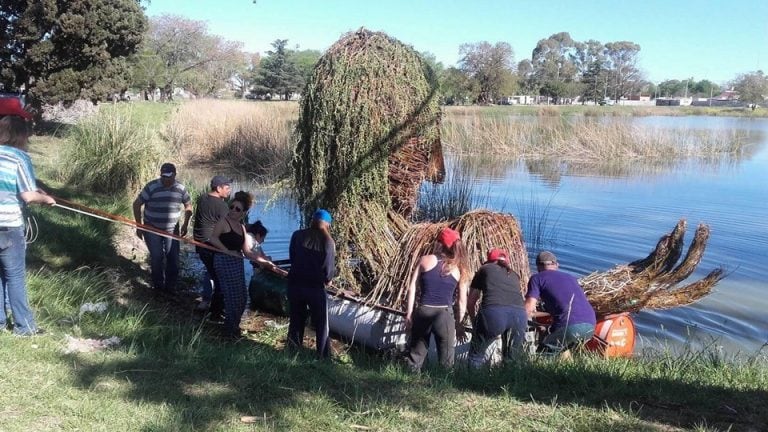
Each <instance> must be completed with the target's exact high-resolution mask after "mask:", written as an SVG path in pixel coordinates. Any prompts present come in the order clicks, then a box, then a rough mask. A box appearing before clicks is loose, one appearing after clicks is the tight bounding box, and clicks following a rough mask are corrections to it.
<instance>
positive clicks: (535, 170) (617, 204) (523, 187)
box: [235, 117, 768, 356]
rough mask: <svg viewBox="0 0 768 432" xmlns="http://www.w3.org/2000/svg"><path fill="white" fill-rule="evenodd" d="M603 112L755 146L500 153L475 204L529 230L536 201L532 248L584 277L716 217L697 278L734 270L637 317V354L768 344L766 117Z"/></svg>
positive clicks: (281, 238) (267, 215) (280, 243)
mask: <svg viewBox="0 0 768 432" xmlns="http://www.w3.org/2000/svg"><path fill="white" fill-rule="evenodd" d="M606 121H627V122H632V123H633V124H636V125H639V126H641V127H648V128H664V129H669V130H670V133H675V131H679V130H680V129H682V128H689V129H708V130H716V131H724V132H730V131H734V130H738V131H741V132H743V133H744V134H745V135H746V136H747V139H748V141H749V143H750V144H749V148H748V150H747V151H745V152H744V154H742V155H740V156H739V157H737V158H729V159H728V160H714V161H712V160H710V161H681V162H678V163H673V164H665V165H658V164H657V165H652V166H645V165H640V164H635V165H632V166H629V167H622V168H621V169H612V170H608V169H594V168H588V167H587V168H585V167H583V166H581V167H573V166H569V165H567V164H538V163H537V164H534V163H528V164H527V163H525V162H522V161H506V162H503V161H502V162H500V161H498V160H494V161H493V162H492V163H491V162H488V163H487V165H486V166H485V167H484V168H481V169H479V170H477V169H475V170H474V171H473V172H472V173H471V175H470V177H471V178H470V181H472V182H473V185H474V191H475V194H476V197H475V198H476V200H477V202H478V203H480V205H481V206H483V207H488V208H490V209H494V210H499V211H506V212H511V213H513V214H516V216H518V218H519V219H521V224H522V225H523V229H524V230H525V228H526V223H527V221H526V220H525V218H526V214H527V213H532V212H531V208H537V209H538V210H537V211H536V212H534V214H536V213H538V216H539V217H542V216H545V218H544V219H545V220H546V223H545V229H544V230H542V231H541V234H542V236H541V241H536V239H535V238H532V236H533V233H529V232H524V234H525V236H526V242H527V244H528V249H529V254H530V255H531V256H535V254H536V253H537V252H538V251H539V250H540V249H542V248H545V249H549V250H552V251H553V252H554V253H555V254H556V255H557V256H558V258H559V260H560V262H561V269H562V270H565V271H568V272H571V273H573V274H574V275H576V276H584V275H587V274H589V273H591V272H594V271H604V270H607V269H609V268H611V267H613V266H614V265H616V264H619V263H626V262H630V261H633V260H635V259H638V258H642V257H645V256H646V255H647V254H648V253H649V252H650V251H652V250H653V248H654V247H655V245H656V242H657V241H658V239H659V237H660V236H661V235H663V234H664V233H666V232H669V231H670V230H671V229H672V228H673V227H674V226H675V224H676V223H677V221H678V220H679V219H680V218H685V219H687V220H688V232H687V235H686V247H687V244H688V241H690V239H691V238H692V236H693V232H694V230H695V227H696V225H697V224H698V223H699V222H703V223H706V224H708V225H709V226H710V228H711V237H710V240H709V243H708V247H707V250H706V253H705V254H704V257H703V259H702V261H701V264H700V265H699V267H698V268H697V271H696V272H695V273H694V274H693V275H692V276H691V278H689V281H691V280H693V279H699V278H701V277H703V276H704V275H706V274H707V273H708V272H709V271H710V270H712V269H714V268H716V267H718V266H724V267H725V268H726V270H727V272H729V275H728V277H726V278H725V279H724V280H722V281H721V282H720V283H719V284H718V285H717V286H716V287H715V289H714V291H713V293H712V294H710V295H709V296H707V297H706V298H704V299H703V300H701V301H699V302H698V303H696V304H693V305H690V306H686V307H679V308H675V309H670V310H664V311H643V312H640V313H638V314H636V315H635V322H636V324H637V326H638V333H639V337H640V338H639V340H638V345H637V347H636V351H637V352H642V351H643V350H647V349H650V350H656V349H659V348H661V349H666V348H670V349H672V350H680V349H685V348H687V347H692V348H694V349H698V348H701V347H709V348H713V349H717V350H722V351H723V352H724V353H726V354H728V355H739V356H750V355H753V354H754V353H756V352H758V351H759V350H761V349H762V348H763V347H764V346H765V344H766V343H768V313H766V311H768V223H766V218H767V217H768V119H743V118H723V117H644V118H630V119H620V120H615V119H606ZM462 164H468V162H467V161H466V160H463V159H458V158H455V157H454V158H451V159H449V160H448V166H449V169H448V171H449V176H451V175H464V176H466V175H467V174H466V171H467V170H462V169H456V168H452V167H460V166H461V165H462ZM474 165H477V164H474ZM461 172H464V174H457V173H461ZM448 182H449V183H450V179H449V181H448ZM245 188H246V189H250V190H253V187H247V186H246V187H245ZM235 190H236V189H235ZM268 198H269V197H268V195H266V194H261V195H259V196H257V203H256V205H255V206H254V208H253V209H252V212H251V217H252V218H255V217H258V218H259V219H261V220H262V221H263V222H264V223H265V225H266V226H267V227H268V228H269V229H270V233H269V235H268V237H267V240H266V243H265V245H264V249H265V251H266V252H267V254H271V255H272V256H273V258H275V259H280V258H286V257H287V248H288V240H289V238H290V235H291V232H292V231H293V230H294V229H296V227H297V226H298V215H297V214H296V210H295V208H294V206H293V205H292V204H291V203H290V202H289V201H282V202H279V203H278V204H277V205H272V206H269V207H266V208H265V205H266V201H267V199H268ZM544 208H546V209H547V212H546V214H544V213H543V210H542V209H544ZM529 223H530V222H529ZM247 267H250V266H247Z"/></svg>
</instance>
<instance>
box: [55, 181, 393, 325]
mask: <svg viewBox="0 0 768 432" xmlns="http://www.w3.org/2000/svg"><path fill="white" fill-rule="evenodd" d="M51 198H53V199H54V200H56V204H55V207H59V208H62V209H64V210H68V211H72V212H75V213H80V214H83V215H86V216H90V217H94V218H96V219H102V220H106V221H110V222H117V223H121V224H123V225H128V226H131V227H134V228H136V229H139V230H142V231H146V232H151V233H153V234H157V235H159V236H162V237H166V238H170V239H173V240H178V241H181V242H184V243H189V244H191V245H194V246H198V247H201V248H204V249H208V250H211V251H214V252H217V253H223V254H227V255H230V256H233V257H237V258H243V259H247V258H244V257H243V256H242V255H240V254H238V253H236V252H233V251H222V250H220V249H218V248H216V247H214V246H211V245H209V244H207V243H202V242H199V241H197V240H194V239H189V238H185V237H182V236H178V235H175V234H172V233H169V232H166V231H163V230H160V229H157V228H155V227H153V226H149V225H145V224H141V223H138V222H136V221H135V220H132V219H128V218H126V217H123V216H120V215H115V214H112V213H107V212H105V211H102V210H99V209H96V208H93V207H88V206H85V205H82V204H78V203H76V202H73V201H68V200H65V199H64V198H59V197H56V196H53V195H51ZM273 272H274V271H273ZM274 273H275V274H277V275H278V276H282V275H281V274H280V273H277V272H274ZM326 291H327V292H328V293H329V294H331V295H334V296H336V297H341V298H344V299H347V300H350V301H354V302H356V303H363V304H364V302H362V301H361V300H360V299H358V298H355V297H353V296H351V295H348V294H346V293H345V292H343V291H340V290H335V289H334V288H333V287H327V288H326ZM369 306H371V307H373V308H375V309H381V310H384V311H387V312H390V313H395V314H398V315H405V314H404V313H403V312H402V311H399V310H397V309H394V308H390V307H387V306H384V305H380V304H372V305H369Z"/></svg>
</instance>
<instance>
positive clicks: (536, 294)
mask: <svg viewBox="0 0 768 432" xmlns="http://www.w3.org/2000/svg"><path fill="white" fill-rule="evenodd" d="M559 267H560V264H558V262H557V258H556V257H555V254H553V253H552V252H548V251H544V252H541V253H540V254H539V255H538V256H537V257H536V269H537V270H538V273H536V274H535V275H533V276H532V277H531V279H530V280H529V281H528V293H527V294H526V299H525V310H526V311H527V312H528V316H532V315H533V312H535V311H536V305H537V304H538V302H539V301H541V302H542V303H543V304H544V310H545V311H546V312H547V313H549V314H550V315H552V319H553V322H552V326H551V327H550V333H549V334H548V335H547V336H546V337H545V338H544V340H543V341H542V344H543V345H544V346H545V348H546V350H547V351H549V352H562V351H565V350H567V349H569V348H572V347H574V346H577V345H580V344H583V343H584V342H586V341H588V340H589V339H590V338H591V337H592V335H593V334H594V332H595V311H594V309H592V305H590V304H589V301H587V296H586V295H584V290H582V289H581V286H579V282H578V281H577V280H576V278H575V277H573V276H571V275H570V274H568V273H565V272H562V271H560V270H558V268H559Z"/></svg>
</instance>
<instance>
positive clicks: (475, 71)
mask: <svg viewBox="0 0 768 432" xmlns="http://www.w3.org/2000/svg"><path fill="white" fill-rule="evenodd" d="M459 55H460V56H461V60H460V61H459V65H460V68H461V70H462V71H463V72H464V73H466V74H467V76H469V77H470V78H472V79H473V80H475V81H477V83H478V86H479V88H480V92H479V94H478V95H477V102H479V103H488V102H494V101H497V100H499V99H500V98H501V97H502V96H507V95H509V94H511V93H505V92H506V91H513V90H514V89H515V88H516V83H515V81H516V77H515V76H514V64H515V54H514V51H513V50H512V46H511V45H510V44H508V43H507V42H497V43H496V44H495V45H491V44H490V43H488V42H479V43H474V44H462V45H461V47H459Z"/></svg>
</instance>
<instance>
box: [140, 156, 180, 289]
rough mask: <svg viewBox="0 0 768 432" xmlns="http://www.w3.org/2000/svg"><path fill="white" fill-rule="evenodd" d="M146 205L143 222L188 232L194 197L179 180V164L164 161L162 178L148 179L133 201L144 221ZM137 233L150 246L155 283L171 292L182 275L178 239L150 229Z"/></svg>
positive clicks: (161, 168) (167, 229) (173, 230)
mask: <svg viewBox="0 0 768 432" xmlns="http://www.w3.org/2000/svg"><path fill="white" fill-rule="evenodd" d="M142 206H143V207H144V224H146V225H149V226H151V227H153V228H157V229H159V230H161V231H165V232H167V233H169V234H179V235H181V236H182V237H184V236H185V235H187V229H188V228H189V219H190V218H191V217H192V199H191V198H190V197H189V192H187V189H186V188H185V187H184V185H182V184H181V183H179V182H177V181H176V166H174V165H173V164H172V163H164V164H163V166H162V167H160V178H158V179H157V180H153V181H151V182H149V183H147V185H146V186H144V189H142V191H141V193H140V194H139V196H138V197H136V200H135V201H134V202H133V217H134V219H135V220H136V223H142V218H141V208H142ZM182 209H183V210H184V221H183V222H182V224H181V229H179V228H178V221H179V216H180V214H181V211H182ZM136 236H137V237H139V238H143V239H144V241H145V242H146V244H147V249H148V250H149V260H150V267H151V269H152V270H151V272H152V285H153V287H154V288H155V290H156V291H155V292H156V293H157V294H161V295H172V294H173V293H174V292H175V291H176V281H177V279H178V276H179V241H178V240H173V239H171V238H168V237H164V236H161V235H158V234H155V233H151V232H146V231H145V232H142V231H141V230H136Z"/></svg>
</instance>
